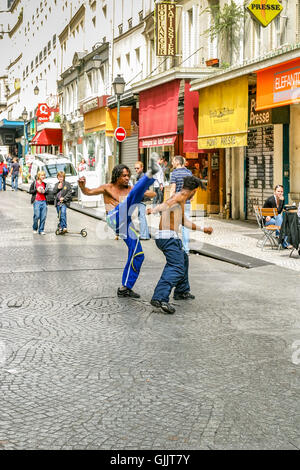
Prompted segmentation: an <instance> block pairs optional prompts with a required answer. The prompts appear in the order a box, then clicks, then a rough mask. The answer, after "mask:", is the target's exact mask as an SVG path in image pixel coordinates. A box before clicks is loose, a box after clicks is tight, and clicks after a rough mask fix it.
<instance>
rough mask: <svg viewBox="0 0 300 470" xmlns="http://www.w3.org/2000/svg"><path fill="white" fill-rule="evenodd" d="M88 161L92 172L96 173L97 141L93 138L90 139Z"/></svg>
mask: <svg viewBox="0 0 300 470" xmlns="http://www.w3.org/2000/svg"><path fill="white" fill-rule="evenodd" d="M87 151H88V161H87V162H86V163H87V165H88V168H89V170H90V171H95V165H96V155H95V139H94V137H92V136H89V138H88V144H87Z"/></svg>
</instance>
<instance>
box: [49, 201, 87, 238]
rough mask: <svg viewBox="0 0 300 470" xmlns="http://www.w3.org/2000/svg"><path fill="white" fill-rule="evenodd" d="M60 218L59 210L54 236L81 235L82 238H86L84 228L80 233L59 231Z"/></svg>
mask: <svg viewBox="0 0 300 470" xmlns="http://www.w3.org/2000/svg"><path fill="white" fill-rule="evenodd" d="M60 217H61V208H60V209H59V212H58V216H57V218H58V224H57V229H56V230H55V235H66V234H76V235H81V236H82V237H83V238H85V237H86V236H87V230H86V228H83V229H81V230H80V232H69V230H67V231H66V232H64V231H63V230H61V228H60Z"/></svg>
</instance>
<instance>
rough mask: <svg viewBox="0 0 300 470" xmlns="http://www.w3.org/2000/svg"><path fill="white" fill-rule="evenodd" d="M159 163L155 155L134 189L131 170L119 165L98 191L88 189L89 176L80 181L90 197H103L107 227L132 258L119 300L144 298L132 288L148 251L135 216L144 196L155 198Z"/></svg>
mask: <svg viewBox="0 0 300 470" xmlns="http://www.w3.org/2000/svg"><path fill="white" fill-rule="evenodd" d="M156 160H157V157H156V155H155V156H151V159H150V165H149V169H148V171H147V172H146V173H145V175H144V176H143V177H142V178H141V179H140V180H139V181H138V182H137V183H136V185H135V186H133V187H131V186H129V179H130V170H129V168H128V167H127V166H126V165H117V166H115V167H114V169H113V171H112V179H111V182H110V183H108V184H103V185H101V186H99V187H98V188H94V189H89V188H86V187H85V183H86V179H85V177H81V178H79V180H78V184H79V186H80V189H81V191H82V192H83V194H86V195H88V196H95V195H98V194H103V198H104V204H105V208H106V220H107V224H108V225H109V227H111V228H112V229H113V230H114V232H115V233H116V235H118V236H119V237H120V238H122V239H123V240H124V242H125V243H126V245H127V248H128V259H127V263H126V266H125V269H124V271H123V276H122V287H120V288H118V291H117V294H118V296H119V297H134V298H139V297H140V295H139V294H137V293H136V292H133V290H132V288H133V286H134V284H135V282H136V280H137V278H138V276H139V273H140V269H141V266H142V263H143V261H144V252H143V249H142V245H141V242H140V240H139V236H138V233H137V232H136V230H135V228H134V226H133V224H132V221H131V215H132V213H133V211H134V209H135V207H136V205H137V204H139V203H140V202H141V201H142V199H143V198H144V196H148V197H154V196H155V193H154V192H152V191H147V189H148V188H149V187H150V186H151V185H152V184H153V183H154V178H153V176H154V175H155V174H156V173H157V172H158V171H159V166H158V165H157V163H156Z"/></svg>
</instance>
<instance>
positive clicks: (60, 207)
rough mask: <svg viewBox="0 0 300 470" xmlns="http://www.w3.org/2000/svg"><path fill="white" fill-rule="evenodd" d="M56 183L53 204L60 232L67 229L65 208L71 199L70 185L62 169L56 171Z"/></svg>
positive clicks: (68, 205) (64, 231)
mask: <svg viewBox="0 0 300 470" xmlns="http://www.w3.org/2000/svg"><path fill="white" fill-rule="evenodd" d="M57 179H58V183H56V185H55V186H54V188H53V194H54V205H55V207H56V211H57V215H58V218H59V230H60V231H61V232H62V233H66V232H67V231H68V227H67V208H68V207H70V202H71V201H72V186H71V184H70V183H69V182H68V181H66V174H65V172H64V171H59V172H58V173H57Z"/></svg>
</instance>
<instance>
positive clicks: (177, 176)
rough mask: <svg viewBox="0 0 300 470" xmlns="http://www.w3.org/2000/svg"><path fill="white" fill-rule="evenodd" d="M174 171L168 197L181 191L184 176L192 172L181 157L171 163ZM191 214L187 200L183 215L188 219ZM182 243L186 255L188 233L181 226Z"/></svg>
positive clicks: (186, 229)
mask: <svg viewBox="0 0 300 470" xmlns="http://www.w3.org/2000/svg"><path fill="white" fill-rule="evenodd" d="M172 164H173V168H174V170H173V171H172V173H171V181H170V184H171V188H170V196H173V195H174V194H175V193H178V192H180V191H181V189H182V187H183V180H184V178H185V177H186V176H192V175H193V174H192V172H191V171H190V170H188V169H187V168H186V167H185V166H184V164H185V160H184V158H183V157H182V156H181V155H176V156H175V157H174V158H173V161H172ZM190 212H191V203H190V200H187V202H186V205H185V215H186V217H187V218H189V216H190ZM182 243H183V248H184V251H185V252H186V254H187V255H188V254H189V252H190V247H189V244H190V231H189V229H188V228H186V227H184V226H182Z"/></svg>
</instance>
